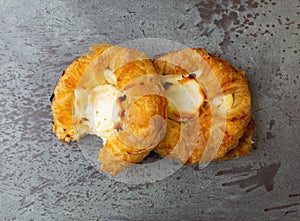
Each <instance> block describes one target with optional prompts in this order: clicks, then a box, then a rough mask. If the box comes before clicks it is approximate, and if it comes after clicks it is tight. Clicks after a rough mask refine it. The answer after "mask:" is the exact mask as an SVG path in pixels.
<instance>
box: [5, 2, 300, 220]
mask: <svg viewBox="0 0 300 221" xmlns="http://www.w3.org/2000/svg"><path fill="white" fill-rule="evenodd" d="M299 13H300V3H299V1H296V0H288V1H283V0H261V1H250V0H228V1H227V0H226V1H225V0H218V1H212V0H205V1H194V0H191V1H187V0H184V1H179V0H178V1H160V0H155V1H144V0H142V1H108V0H107V1H95V0H93V1H62V0H61V1H50V0H48V1H42V0H27V1H21V0H10V1H3V0H0V73H1V78H0V84H1V87H0V123H1V127H0V134H1V136H0V205H1V210H0V220H299V217H300V175H299V171H300V165H299V158H300V149H299V148H300V146H299V144H300V135H299V131H300V109H299V108H300V89H299V88H300V83H299V61H300V56H299V55H300V51H299V41H300V38H299V25H300V23H299V21H300V15H299ZM142 38H164V39H169V40H173V41H176V42H180V43H182V44H184V45H187V46H193V47H203V48H205V49H206V50H208V51H209V52H211V53H213V54H216V55H218V56H221V57H222V58H224V59H226V60H228V61H230V62H231V63H233V64H234V65H235V66H237V67H240V68H243V69H245V70H246V72H247V74H246V76H247V78H248V79H249V85H250V90H251V92H252V97H253V99H252V104H253V116H254V119H255V121H256V125H257V128H256V132H255V135H254V141H255V144H254V149H253V150H252V152H251V154H250V155H249V156H246V157H242V158H240V159H235V160H231V161H226V162H215V163H211V164H210V165H209V166H208V167H206V168H205V169H203V170H199V169H198V168H197V167H192V166H187V167H182V168H180V169H179V170H178V171H176V172H175V173H174V174H173V175H171V176H169V177H167V178H165V179H163V180H161V181H157V182H154V183H148V184H140V185H132V184H131V185H130V184H125V183H121V182H117V181H114V180H111V179H109V178H107V177H106V176H105V175H103V174H102V173H100V172H98V171H97V169H96V168H95V167H93V166H91V165H90V163H89V162H88V161H87V160H86V159H85V158H84V157H83V156H82V153H81V151H79V150H78V147H76V144H72V145H63V144H62V143H60V142H58V140H57V138H56V136H55V135H54V134H53V133H52V130H51V122H52V114H51V109H50V102H49V97H50V96H51V94H52V91H53V89H54V87H55V85H56V83H57V81H58V79H59V77H60V74H61V72H62V70H63V69H64V68H66V67H67V65H68V64H70V63H71V62H72V61H73V60H74V59H76V58H77V57H79V56H81V55H82V54H83V53H85V52H86V51H87V48H88V46H89V45H91V44H95V43H98V42H102V41H107V42H109V43H112V44H119V43H122V42H124V41H128V40H133V39H142Z"/></svg>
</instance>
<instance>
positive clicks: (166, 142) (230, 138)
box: [153, 48, 255, 164]
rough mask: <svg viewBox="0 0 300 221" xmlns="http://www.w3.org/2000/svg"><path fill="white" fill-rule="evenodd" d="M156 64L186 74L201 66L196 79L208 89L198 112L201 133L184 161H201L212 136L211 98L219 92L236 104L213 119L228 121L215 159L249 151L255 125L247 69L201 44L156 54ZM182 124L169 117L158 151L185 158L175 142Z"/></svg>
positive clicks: (166, 70) (162, 70) (167, 71)
mask: <svg viewBox="0 0 300 221" xmlns="http://www.w3.org/2000/svg"><path fill="white" fill-rule="evenodd" d="M153 64H154V66H155V68H156V70H157V72H158V73H159V74H163V75H168V74H172V75H186V74H191V73H193V72H195V71H197V70H201V72H202V74H201V77H199V78H197V80H198V82H199V83H200V84H202V85H205V86H206V87H207V88H208V90H209V94H208V93H207V94H206V95H207V99H206V100H205V102H204V105H203V106H202V107H201V112H200V116H199V123H200V131H201V136H200V137H199V138H198V139H197V140H195V141H194V142H195V146H194V149H193V150H192V151H190V153H191V154H190V156H189V157H187V158H185V160H184V162H183V163H186V164H194V163H199V162H200V161H201V157H202V155H203V152H204V150H205V147H206V145H207V143H208V139H209V137H210V132H209V131H210V128H211V121H212V115H211V111H212V106H211V100H212V99H214V98H215V97H217V96H220V92H221V94H222V93H223V94H224V96H226V95H229V96H230V94H231V95H232V96H233V104H232V106H231V107H230V108H226V117H225V119H224V118H222V117H220V119H218V117H215V121H214V122H217V123H218V120H219V121H220V123H221V122H222V121H225V126H224V127H225V131H224V137H223V139H222V142H221V145H220V146H219V148H218V149H217V152H216V154H215V155H214V156H213V159H214V160H225V159H231V158H233V157H238V156H242V155H244V154H248V153H249V151H250V148H251V136H252V133H253V131H254V127H255V126H254V121H253V120H252V119H251V97H250V92H249V89H248V84H247V80H246V78H245V77H244V71H241V70H238V69H236V68H234V67H233V66H232V65H230V64H229V63H228V62H226V61H224V60H222V59H220V58H217V57H215V56H213V55H210V54H208V53H207V52H206V51H205V50H204V49H201V48H199V49H184V50H181V51H174V52H171V53H168V54H165V55H161V56H157V57H155V58H154V60H153ZM216 82H219V85H220V89H221V90H220V91H218V90H217V89H216V88H217V87H216ZM216 116H217V115H216ZM180 128H181V125H180V123H178V122H172V121H170V120H169V121H168V129H167V134H166V136H165V138H164V139H163V141H162V142H161V143H160V144H159V145H158V146H157V147H156V149H155V151H156V152H157V153H159V154H160V155H162V156H163V157H167V156H168V157H169V158H174V159H177V160H179V161H181V162H182V161H183V158H182V155H180V154H176V153H180V152H182V151H179V150H176V149H177V148H175V146H174V145H175V144H176V143H177V142H178V139H179V137H180ZM191 139H194V138H191ZM174 148H175V150H174ZM178 148H180V147H178Z"/></svg>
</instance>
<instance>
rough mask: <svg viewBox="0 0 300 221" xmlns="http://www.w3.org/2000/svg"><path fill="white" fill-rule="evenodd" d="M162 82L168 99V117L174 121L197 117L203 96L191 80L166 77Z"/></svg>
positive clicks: (199, 88) (201, 91) (195, 83)
mask: <svg viewBox="0 0 300 221" xmlns="http://www.w3.org/2000/svg"><path fill="white" fill-rule="evenodd" d="M165 79H166V80H165V81H164V82H163V86H164V88H165V95H166V98H167V99H168V116H169V117H170V118H171V119H172V120H175V121H181V120H183V119H185V118H187V119H189V118H194V117H196V116H199V112H200V107H201V105H202V104H203V102H204V98H205V94H204V91H203V90H202V87H201V86H200V84H199V83H198V82H197V81H196V80H195V79H193V78H189V77H182V76H175V75H168V76H166V78H165Z"/></svg>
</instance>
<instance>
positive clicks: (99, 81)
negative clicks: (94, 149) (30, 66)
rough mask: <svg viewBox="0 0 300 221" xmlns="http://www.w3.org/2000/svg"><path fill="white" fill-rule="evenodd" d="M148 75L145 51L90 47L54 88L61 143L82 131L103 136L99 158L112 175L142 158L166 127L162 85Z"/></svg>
mask: <svg viewBox="0 0 300 221" xmlns="http://www.w3.org/2000/svg"><path fill="white" fill-rule="evenodd" d="M151 75H156V71H155V69H154V67H153V65H152V63H151V61H150V60H149V59H148V58H147V56H146V55H145V54H144V53H142V52H140V51H137V50H132V49H128V48H122V47H117V46H111V45H107V44H102V45H98V46H96V47H95V46H94V47H93V48H91V52H90V53H87V54H85V55H84V56H82V57H81V58H79V59H77V60H76V61H74V62H73V63H72V64H71V65H70V66H69V67H68V68H67V69H66V70H65V71H64V72H63V75H62V76H61V78H60V80H59V82H58V84H57V86H56V88H55V90H54V93H53V96H52V99H51V100H52V112H53V119H54V120H53V131H54V133H55V134H56V135H57V136H58V138H59V139H60V140H61V141H63V142H68V141H74V140H78V139H80V138H81V137H83V136H84V135H86V134H95V135H97V136H100V137H102V138H104V139H106V143H105V145H104V147H103V149H102V150H101V151H100V153H99V157H98V159H99V161H102V165H101V169H102V170H104V171H107V172H109V173H111V174H112V175H116V174H117V173H118V172H120V171H122V170H124V169H125V168H126V167H128V166H130V165H131V164H132V163H137V162H139V161H141V160H142V159H143V158H144V157H145V156H147V155H148V154H149V152H150V151H151V150H152V149H154V147H155V146H156V145H157V143H158V142H159V141H160V140H161V138H162V136H163V135H162V134H163V131H164V126H165V123H164V119H165V117H166V105H167V102H166V99H165V98H164V97H163V96H161V94H162V93H163V87H162V85H161V84H160V82H157V81H155V80H153V78H151V77H150V76H151ZM141 76H144V78H139V77H141ZM147 76H149V77H147ZM150 90H151V92H152V93H149V91H150ZM153 91H154V92H155V93H153ZM160 137H161V138H160Z"/></svg>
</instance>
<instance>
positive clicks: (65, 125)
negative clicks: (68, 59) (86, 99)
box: [51, 45, 110, 142]
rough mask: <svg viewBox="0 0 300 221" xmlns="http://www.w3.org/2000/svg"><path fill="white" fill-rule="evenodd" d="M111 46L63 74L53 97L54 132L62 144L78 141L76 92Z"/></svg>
mask: <svg viewBox="0 0 300 221" xmlns="http://www.w3.org/2000/svg"><path fill="white" fill-rule="evenodd" d="M109 47H110V46H108V45H107V46H102V47H100V48H98V49H97V50H96V51H95V52H94V53H93V54H85V55H83V56H82V57H81V58H79V59H77V60H75V61H74V62H73V63H72V64H71V65H70V66H68V67H67V69H66V70H65V71H64V72H63V74H62V76H61V78H60V79H59V82H58V83H57V86H56V88H55V90H54V92H53V95H52V99H51V100H52V106H51V108H52V113H53V132H54V133H55V134H56V135H57V137H58V139H59V140H61V141H62V142H69V141H72V140H78V139H79V138H80V136H79V135H80V134H78V133H75V128H74V124H73V123H74V119H73V103H74V90H75V89H76V88H77V87H78V84H79V82H80V79H81V77H82V76H83V74H84V73H85V71H86V69H87V68H88V66H89V65H90V64H91V63H92V62H93V61H94V60H95V59H97V57H98V56H99V55H100V54H101V53H103V51H104V50H105V49H107V48H109Z"/></svg>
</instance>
